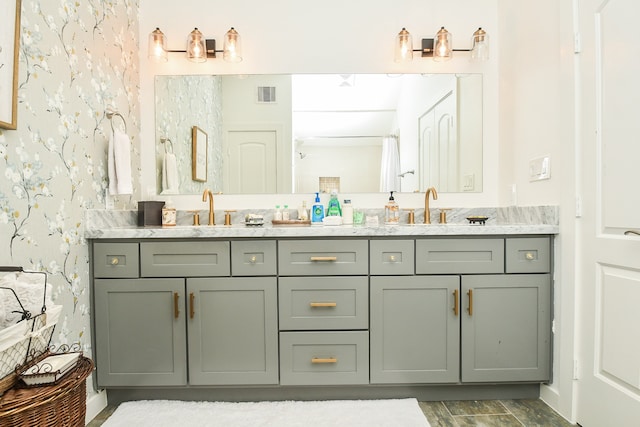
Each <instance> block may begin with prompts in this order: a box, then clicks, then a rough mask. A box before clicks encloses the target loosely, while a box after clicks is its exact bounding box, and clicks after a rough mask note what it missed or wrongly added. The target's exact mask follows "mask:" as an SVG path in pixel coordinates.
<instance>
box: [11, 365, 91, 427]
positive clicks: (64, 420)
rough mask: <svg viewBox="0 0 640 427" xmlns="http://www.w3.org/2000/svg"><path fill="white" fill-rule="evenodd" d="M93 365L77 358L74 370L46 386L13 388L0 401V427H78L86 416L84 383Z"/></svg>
mask: <svg viewBox="0 0 640 427" xmlns="http://www.w3.org/2000/svg"><path fill="white" fill-rule="evenodd" d="M92 371H93V361H92V360H91V359H89V358H86V357H81V358H80V359H79V360H78V364H77V366H76V368H75V369H73V370H72V371H71V372H69V373H68V374H66V375H65V376H64V377H63V378H62V379H61V380H60V382H59V383H57V384H55V385H50V386H42V387H30V388H20V387H19V386H16V387H14V388H12V389H11V390H9V391H7V392H6V393H5V394H4V395H3V396H2V398H0V425H1V426H39V427H48V426H51V427H80V426H84V425H85V416H86V412H87V401H86V399H87V395H86V394H87V392H86V390H87V385H86V381H85V380H86V379H87V377H88V376H89V375H90V374H91V372H92Z"/></svg>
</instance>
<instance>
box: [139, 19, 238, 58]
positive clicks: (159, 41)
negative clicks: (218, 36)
mask: <svg viewBox="0 0 640 427" xmlns="http://www.w3.org/2000/svg"><path fill="white" fill-rule="evenodd" d="M168 52H182V53H185V54H186V56H187V59H188V60H189V61H192V62H205V61H206V60H207V58H215V57H216V53H220V52H222V53H223V55H222V59H224V60H225V61H227V62H240V61H242V46H241V43H240V34H238V32H237V31H236V30H235V29H234V28H233V27H231V29H230V30H229V31H227V33H226V34H225V36H224V49H223V50H216V41H215V39H206V38H205V37H204V36H203V34H202V33H201V32H200V30H198V28H194V29H193V31H191V32H190V33H189V36H188V37H187V47H186V49H185V50H168V49H167V37H166V36H165V35H164V34H163V33H162V31H160V28H156V29H155V30H154V31H153V32H151V34H149V52H148V53H149V58H150V59H152V60H155V61H158V62H166V61H167V60H168Z"/></svg>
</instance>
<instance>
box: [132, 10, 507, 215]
mask: <svg viewBox="0 0 640 427" xmlns="http://www.w3.org/2000/svg"><path fill="white" fill-rule="evenodd" d="M162 3H166V4H167V6H164V7H162V6H160V5H161V4H162ZM496 5H497V0H481V1H479V0H456V1H450V2H437V1H435V0H427V1H425V0H398V1H396V2H386V3H372V2H362V1H361V2H344V1H339V0H326V1H324V2H321V3H308V2H300V1H297V0H275V1H270V2H257V1H255V2H221V1H220V2H211V1H205V0H184V1H182V2H180V4H179V5H173V4H169V2H158V1H151V0H141V1H140V28H141V30H140V50H141V52H142V54H141V58H140V62H141V82H140V85H141V87H140V92H141V104H142V105H143V106H147V107H146V108H142V113H141V114H142V115H141V122H142V135H141V138H142V141H143V147H142V150H143V153H142V159H143V162H144V163H143V165H142V169H143V180H147V179H150V178H149V177H152V176H153V174H152V169H153V164H152V163H151V162H149V161H147V159H149V158H152V155H151V153H152V151H151V150H152V146H153V145H152V144H153V142H154V135H153V79H152V76H153V75H155V74H180V73H184V74H204V73H210V74H255V73H447V72H461V73H466V72H471V73H473V72H475V73H483V74H484V83H485V91H486V93H496V92H497V81H498V76H497V64H498V61H497V56H498V51H497V49H494V52H495V54H494V55H493V56H492V58H491V59H490V61H488V62H486V63H479V64H477V63H470V62H469V61H468V54H465V53H460V54H458V55H456V57H454V59H453V60H451V61H449V62H447V63H436V62H434V61H433V60H431V59H421V58H416V59H415V60H414V61H413V62H411V63H409V64H396V63H394V62H393V42H394V38H395V36H396V34H397V33H398V32H399V31H400V29H401V28H402V27H403V26H404V27H406V28H407V29H408V30H409V31H411V33H412V34H413V36H414V43H415V45H416V47H417V46H419V43H420V39H421V38H423V37H429V38H432V37H433V36H434V34H435V33H436V31H437V30H438V29H439V28H440V27H441V26H443V25H444V26H446V28H447V29H448V30H449V31H450V32H451V33H452V34H453V40H454V46H455V47H456V48H469V47H470V37H471V34H472V33H473V31H475V30H476V29H477V28H478V27H479V26H482V27H483V28H485V29H486V30H487V32H488V33H489V34H490V35H491V40H492V43H496V42H497V41H498V40H499V35H498V31H497V28H498V24H497V13H496ZM248 8H250V11H248ZM461 10H464V11H465V12H464V13H460V11H461ZM203 18H205V19H203ZM195 26H197V27H198V28H199V29H200V30H201V31H202V32H203V33H204V34H205V36H207V37H209V38H215V39H216V41H217V42H218V43H220V42H221V40H222V37H223V35H224V33H225V32H226V31H227V30H228V28H229V27H231V26H234V27H235V28H236V29H237V30H238V32H239V33H240V35H241V37H242V40H243V50H244V61H243V62H241V63H239V64H229V63H226V62H224V61H222V60H221V59H215V60H210V61H207V62H206V63H204V64H193V63H190V62H188V61H187V60H186V59H184V57H183V54H180V53H172V54H170V59H169V62H168V63H165V64H156V63H151V62H149V61H148V60H147V58H146V49H147V38H148V35H149V33H150V32H151V31H152V30H153V29H154V28H155V27H160V29H161V30H162V31H163V32H164V33H165V34H166V35H167V37H168V40H169V49H184V47H183V46H184V44H185V43H186V38H187V35H188V33H189V32H190V31H191V30H192V29H193V27H195ZM483 107H484V112H485V115H486V120H485V127H484V130H483V139H484V158H485V172H484V174H485V176H484V187H485V188H484V192H483V193H478V194H464V195H461V194H442V195H441V196H440V198H439V202H438V203H442V206H444V205H446V206H447V207H456V206H496V205H497V204H498V164H499V155H498V144H497V141H498V129H497V123H498V116H497V98H496V97H491V96H487V97H485V99H484V106H483ZM142 188H146V186H145V185H144V184H143V185H142ZM302 197H303V196H292V195H289V196H287V198H288V199H289V200H290V203H289V205H292V206H297V205H298V204H299V202H300V200H302ZM351 198H352V199H353V200H354V203H355V202H356V201H358V202H360V203H359V204H360V206H370V207H378V206H384V203H385V201H386V197H385V196H384V195H381V194H379V193H376V194H367V195H364V194H357V195H352V196H351ZM273 199H274V197H273V196H232V195H222V196H217V197H216V207H218V208H219V209H236V208H238V209H242V208H260V207H263V208H268V207H270V206H272V204H273ZM278 199H279V201H280V202H281V201H282V197H278ZM174 201H175V202H176V205H177V206H178V208H184V209H193V208H197V207H201V202H200V201H199V198H198V197H197V196H182V197H176V198H174ZM398 201H399V202H400V201H402V202H403V203H402V205H403V206H406V207H412V206H413V207H420V206H422V205H423V203H424V197H423V196H421V195H419V194H401V195H399V199H398Z"/></svg>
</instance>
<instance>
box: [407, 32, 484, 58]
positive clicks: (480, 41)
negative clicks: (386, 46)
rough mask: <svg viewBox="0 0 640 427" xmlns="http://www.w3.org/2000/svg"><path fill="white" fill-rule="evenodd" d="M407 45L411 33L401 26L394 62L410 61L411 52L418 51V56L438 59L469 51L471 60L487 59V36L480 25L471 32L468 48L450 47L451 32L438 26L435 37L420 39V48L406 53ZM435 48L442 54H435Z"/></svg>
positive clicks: (409, 41)
mask: <svg viewBox="0 0 640 427" xmlns="http://www.w3.org/2000/svg"><path fill="white" fill-rule="evenodd" d="M438 42H440V43H438ZM409 46H411V35H410V34H409V32H408V31H407V30H406V29H405V28H402V31H400V33H398V35H397V36H396V43H395V57H394V59H395V61H396V62H408V61H411V59H412V58H413V55H412V53H413V52H416V53H417V52H420V56H422V57H423V58H433V59H435V60H440V61H442V60H447V59H450V58H451V52H471V59H472V60H473V61H486V60H487V59H489V36H488V34H487V33H486V31H484V30H483V29H482V27H480V28H478V30H477V31H476V32H474V33H473V36H472V46H473V47H472V48H470V49H454V48H452V46H451V34H450V33H449V32H448V31H447V30H445V28H444V27H441V28H440V30H439V31H438V33H437V34H436V37H435V38H428V39H421V46H420V49H411V53H408V52H406V50H407V48H408V47H409ZM403 49H404V50H403ZM436 49H440V50H441V53H442V54H441V55H436V54H435V50H436Z"/></svg>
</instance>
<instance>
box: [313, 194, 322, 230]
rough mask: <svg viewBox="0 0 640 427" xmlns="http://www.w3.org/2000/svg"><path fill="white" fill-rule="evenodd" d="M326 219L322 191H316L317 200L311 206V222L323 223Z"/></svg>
mask: <svg viewBox="0 0 640 427" xmlns="http://www.w3.org/2000/svg"><path fill="white" fill-rule="evenodd" d="M323 219H324V206H322V203H321V202H320V193H316V201H315V203H314V204H313V206H312V207H311V224H322V220H323Z"/></svg>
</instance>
